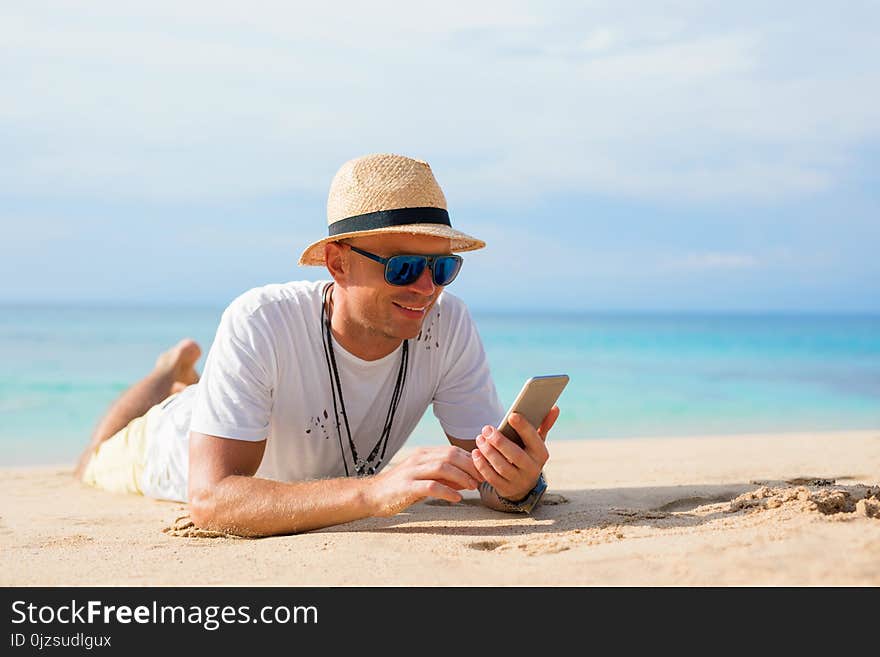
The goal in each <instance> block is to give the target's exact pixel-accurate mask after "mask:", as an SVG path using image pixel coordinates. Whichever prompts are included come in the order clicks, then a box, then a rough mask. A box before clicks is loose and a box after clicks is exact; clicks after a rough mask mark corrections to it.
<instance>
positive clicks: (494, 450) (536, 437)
mask: <svg viewBox="0 0 880 657" xmlns="http://www.w3.org/2000/svg"><path fill="white" fill-rule="evenodd" d="M558 417H559V407H558V406H554V407H553V408H552V409H550V412H549V413H547V417H545V418H544V421H543V422H541V426H540V427H538V428H537V429H535V427H533V426H532V425H531V424H529V421H528V420H526V419H525V418H524V417H523V416H522V415H520V414H519V413H513V414H511V416H510V425H511V426H512V427H513V428H514V429H516V432H517V433H518V434H519V436H520V438H522V441H523V444H524V447H520V446H519V445H517V444H516V443H515V442H513V441H512V440H510V439H509V438H507V436H505V435H504V434H503V433H501V432H500V431H498V429H497V428H495V427H491V426H488V425H487V426H485V427H483V433H482V434H481V435H479V436H477V448H476V449H475V450H473V451H472V452H471V458H472V459H473V461H474V466H475V467H476V468H477V471H479V473H480V474H481V475H483V477H485V479H486V481H487V482H489V483H490V484H492V487H493V488H494V489H495V492H496V493H498V494H499V495H501V496H502V497H505V498H507V499H509V500H520V499H522V498H524V497H525V496H526V495H528V494H529V491H530V490H532V488H534V486H535V483H536V482H537V481H538V476H539V475H540V474H541V470H542V469H543V468H544V464H545V463H546V462H547V459H548V458H550V453H549V452H548V451H547V446H546V445H545V444H544V441H545V440H546V438H547V433H548V432H549V431H550V429H551V428H552V427H553V424H554V423H555V422H556V418H558Z"/></svg>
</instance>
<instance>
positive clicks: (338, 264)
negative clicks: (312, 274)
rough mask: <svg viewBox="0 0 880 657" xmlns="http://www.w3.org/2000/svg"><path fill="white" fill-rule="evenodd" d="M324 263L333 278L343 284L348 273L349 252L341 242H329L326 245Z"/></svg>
mask: <svg viewBox="0 0 880 657" xmlns="http://www.w3.org/2000/svg"><path fill="white" fill-rule="evenodd" d="M324 265H325V266H326V267H327V271H328V272H330V275H331V276H332V277H333V280H334V281H336V282H337V283H338V284H340V285H342V284H344V283H345V280H346V276H347V274H348V253H346V248H345V247H344V246H343V245H342V244H341V243H339V242H328V243H327V244H325V245H324Z"/></svg>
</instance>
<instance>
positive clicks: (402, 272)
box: [349, 245, 462, 286]
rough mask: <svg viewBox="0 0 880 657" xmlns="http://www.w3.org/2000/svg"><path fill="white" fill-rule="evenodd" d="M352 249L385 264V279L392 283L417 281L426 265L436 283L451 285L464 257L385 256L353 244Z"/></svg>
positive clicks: (400, 283) (405, 283)
mask: <svg viewBox="0 0 880 657" xmlns="http://www.w3.org/2000/svg"><path fill="white" fill-rule="evenodd" d="M349 246H351V245H349ZM351 250H352V251H354V252H355V253H359V254H360V255H362V256H364V257H367V258H369V259H370V260H375V261H376V262H378V263H380V264H383V265H385V281H386V282H387V283H389V284H390V285H411V284H412V283H415V282H416V281H417V280H418V278H419V276H421V275H422V272H423V271H425V267H429V268H430V269H431V278H432V279H433V281H434V285H440V286H443V285H449V284H450V283H451V282H452V281H454V280H455V277H456V276H458V272H459V271H461V263H462V258H461V256H460V255H433V256H429V255H396V256H391V257H390V258H383V257H382V256H377V255H376V254H375V253H370V252H369V251H364V250H363V249H359V248H357V247H356V246H351Z"/></svg>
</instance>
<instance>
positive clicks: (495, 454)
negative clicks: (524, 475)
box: [477, 434, 517, 480]
mask: <svg viewBox="0 0 880 657" xmlns="http://www.w3.org/2000/svg"><path fill="white" fill-rule="evenodd" d="M477 449H479V450H480V453H482V455H483V457H484V458H485V459H486V460H487V461H488V462H489V463H490V464H491V465H492V467H493V468H494V469H495V472H497V473H498V474H500V475H501V476H502V477H504V478H505V479H508V480H510V479H513V478H514V477H515V476H516V473H517V467H516V466H515V465H514V464H513V463H511V462H510V461H508V460H507V459H506V458H505V457H504V454H502V453H501V452H499V451H498V450H497V449H495V448H494V447H493V446H492V444H491V443H490V442H489V441H488V440H486V438H485V437H484V436H483V435H482V434H480V435H479V436H477Z"/></svg>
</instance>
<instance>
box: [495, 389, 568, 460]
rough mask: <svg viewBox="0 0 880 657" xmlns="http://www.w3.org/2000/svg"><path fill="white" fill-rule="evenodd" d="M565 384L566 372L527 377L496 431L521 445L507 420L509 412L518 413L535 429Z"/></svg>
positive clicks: (514, 430) (520, 440)
mask: <svg viewBox="0 0 880 657" xmlns="http://www.w3.org/2000/svg"><path fill="white" fill-rule="evenodd" d="M566 385H568V375H567V374H546V375H544V376H533V377H532V378H530V379H528V380H527V381H526V382H525V384H523V387H522V390H520V391H519V394H518V395H517V396H516V400H515V401H514V402H513V404H512V405H511V406H510V408H509V409H508V411H507V413H505V414H504V420H502V422H501V426H499V427H498V431H500V432H501V433H502V434H504V435H505V436H506V437H507V438H509V439H510V440H512V441H513V442H515V443H516V444H517V445H519V446H520V447H523V446H524V445H523V441H522V438H520V437H519V434H518V433H517V432H516V429H514V428H513V427H512V426H510V424H509V422H508V419H509V418H510V414H511V413H519V414H520V415H522V416H523V417H524V418H525V419H527V420H528V421H529V423H530V424H531V425H532V426H533V427H535V428H536V429H537V428H538V427H540V426H541V422H543V421H544V418H545V417H547V413H549V412H550V409H551V408H553V404H555V403H556V400H557V399H559V395H561V394H562V389H563V388H565V386H566Z"/></svg>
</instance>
